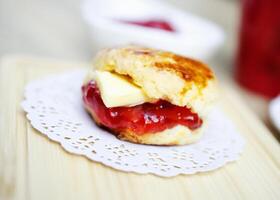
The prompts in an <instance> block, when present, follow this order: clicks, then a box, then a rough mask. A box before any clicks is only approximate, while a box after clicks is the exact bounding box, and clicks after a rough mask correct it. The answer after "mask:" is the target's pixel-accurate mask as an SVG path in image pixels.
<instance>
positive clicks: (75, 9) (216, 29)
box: [0, 0, 280, 128]
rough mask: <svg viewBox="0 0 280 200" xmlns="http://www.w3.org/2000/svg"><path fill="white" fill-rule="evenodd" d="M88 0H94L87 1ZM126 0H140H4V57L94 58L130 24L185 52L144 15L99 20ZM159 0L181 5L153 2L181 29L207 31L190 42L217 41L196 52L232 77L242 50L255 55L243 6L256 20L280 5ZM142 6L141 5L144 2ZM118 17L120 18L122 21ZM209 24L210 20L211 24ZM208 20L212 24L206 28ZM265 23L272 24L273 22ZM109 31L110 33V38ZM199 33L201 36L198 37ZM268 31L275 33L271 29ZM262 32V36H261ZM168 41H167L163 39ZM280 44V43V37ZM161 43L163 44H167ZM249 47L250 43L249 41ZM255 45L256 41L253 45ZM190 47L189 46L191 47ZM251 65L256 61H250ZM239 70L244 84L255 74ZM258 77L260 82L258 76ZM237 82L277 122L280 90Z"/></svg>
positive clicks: (0, 23) (0, 4) (0, 37)
mask: <svg viewBox="0 0 280 200" xmlns="http://www.w3.org/2000/svg"><path fill="white" fill-rule="evenodd" d="M139 1H140V0H139ZM139 1H138V2H139ZM85 2H91V3H88V4H86V3H85ZM92 2H93V3H92ZM104 2H105V3H104ZM120 2H122V3H123V2H130V4H133V3H135V2H137V1H136V0H133V1H124V0H122V1H111V3H110V1H108V0H106V1H98V0H92V1H89V0H88V1H81V0H48V1H43V0H0V56H1V57H2V56H5V55H10V54H18V55H32V56H39V57H47V58H55V59H61V60H68V61H69V60H70V61H71V60H73V61H85V62H88V61H89V60H90V59H91V58H92V57H93V55H94V52H96V51H97V50H98V49H97V47H98V48H99V46H98V44H97V43H98V42H100V43H101V44H105V43H106V44H107V43H108V44H110V42H112V43H114V42H115V41H112V38H113V39H114V38H115V40H116V41H121V40H122V39H124V38H126V37H125V36H124V37H122V36H121V35H122V34H125V33H122V32H121V30H126V29H127V30H128V32H129V31H130V27H128V26H129V24H130V25H131V26H132V27H134V29H135V30H136V31H134V32H135V33H136V32H137V30H139V32H141V31H143V35H145V34H146V33H147V34H146V35H145V37H146V36H147V39H146V40H145V41H143V42H146V41H148V42H149V41H152V40H153V38H151V39H150V40H149V37H150V36H152V35H153V34H155V35H154V36H157V35H161V36H162V37H163V38H167V39H166V40H165V42H166V45H167V46H163V47H162V48H167V47H168V45H170V49H172V50H173V49H174V51H176V50H177V49H176V48H178V53H181V52H184V50H185V49H184V47H182V48H179V45H173V44H172V42H170V44H167V43H168V42H169V41H173V39H174V35H170V33H167V32H168V31H164V30H161V31H160V30H154V32H152V31H151V29H150V28H147V27H146V29H145V30H142V29H143V23H145V22H146V23H147V20H148V19H144V18H143V20H144V21H143V20H142V21H141V19H140V21H139V19H137V18H133V16H131V17H132V18H131V19H132V21H131V20H130V21H129V22H128V23H126V22H127V20H128V19H127V18H122V19H121V20H124V21H126V22H124V21H123V22H124V24H123V25H118V26H115V25H114V24H111V22H108V21H102V20H101V21H99V22H96V21H95V18H96V16H97V15H100V16H102V14H104V13H102V9H101V8H104V7H105V8H106V6H108V7H110V9H108V10H109V11H112V12H115V11H116V8H117V7H119V6H118V4H120ZM131 2H133V3H131ZM148 2H149V1H148ZM150 2H151V1H150ZM156 2H157V3H158V4H159V5H164V6H163V7H164V9H165V8H166V7H167V8H168V6H170V8H172V9H173V10H174V9H175V14H174V12H173V11H172V12H171V11H170V12H169V11H168V12H167V13H168V14H166V13H165V12H164V9H163V11H162V10H161V11H159V9H158V7H157V6H154V5H153V4H151V5H152V10H153V9H154V10H155V11H159V12H162V13H161V14H162V16H163V17H164V19H165V21H166V20H168V18H172V20H175V21H173V22H172V23H174V24H173V25H175V32H176V29H180V26H182V27H184V26H185V27H186V30H188V28H189V27H188V24H192V25H190V27H191V29H197V30H196V31H197V32H202V33H203V34H200V33H199V34H196V31H193V33H192V34H190V36H189V35H188V34H186V36H185V38H186V41H190V43H193V45H194V46H195V45H198V44H203V45H204V44H208V43H209V42H210V43H211V42H212V44H211V45H212V46H211V45H210V44H209V45H210V46H211V47H210V46H209V45H208V46H207V47H206V46H200V47H197V49H198V50H197V53H194V55H195V56H196V57H198V58H200V59H201V60H203V61H204V62H206V63H208V64H209V65H210V66H211V67H213V68H214V69H215V71H216V73H217V74H218V75H219V76H220V77H221V79H222V78H224V77H227V78H230V79H232V80H233V81H235V80H236V78H234V77H235V73H236V71H237V72H238V73H240V72H239V71H240V70H238V69H240V68H241V67H240V65H243V64H244V62H243V60H242V59H243V57H242V56H243V55H245V54H246V56H248V57H249V56H250V55H249V54H248V53H246V52H245V53H244V51H243V50H244V49H245V47H244V48H243V47H242V48H243V50H242V51H240V50H239V46H240V45H239V38H240V34H239V33H241V30H245V29H244V28H243V29H241V25H242V23H241V19H242V17H241V14H242V10H243V11H245V12H246V13H247V15H248V16H247V18H248V19H249V21H250V20H251V21H252V20H254V15H259V16H261V15H262V14H261V13H264V12H266V13H273V12H272V10H271V9H273V7H276V8H277V7H278V8H279V5H277V6H276V4H279V2H280V1H278V2H277V0H275V1H274V4H271V3H267V5H261V3H259V2H260V1H256V0H253V1H249V0H247V1H246V0H244V1H243V3H242V1H239V0H161V1H156ZM244 2H245V3H244ZM246 2H247V4H246ZM248 2H249V3H248ZM263 2H265V1H263ZM269 2H270V1H269ZM271 2H273V1H271ZM106 3H107V4H106ZM275 3H276V4H275ZM85 4H86V5H85ZM124 4H125V3H124ZM249 4H250V5H249ZM268 4H270V5H268ZM246 6H247V7H248V6H251V7H252V6H253V7H255V8H256V9H255V8H254V9H255V10H254V12H255V14H252V13H251V14H250V12H249V11H248V10H247V11H246V9H245V7H246ZM267 6H268V7H267ZM269 6H270V7H269ZM85 7H86V8H85ZM136 7H137V8H139V7H138V5H137V6H136ZM262 7H265V9H266V10H265V9H262V10H265V11H262V10H261V9H260V8H262ZM242 8H243V9H242ZM131 9H132V8H128V9H127V10H129V11H131V12H130V14H131V13H132V14H133V11H134V10H131ZM172 9H171V10H172ZM177 9H178V13H180V14H179V15H178V16H177V15H176V12H177ZM105 10H106V9H105ZM108 10H107V11H108ZM274 11H275V10H274ZM151 12H152V11H151ZM97 13H98V14H97ZM275 13H276V12H275ZM184 14H187V18H188V19H184V17H186V16H185V15H184ZM242 16H243V15H242ZM262 16H263V18H262V20H260V21H263V20H264V21H269V22H272V23H270V24H269V23H268V26H270V27H272V26H273V27H276V25H275V23H277V21H280V17H278V16H277V15H269V16H268V15H266V14H263V15H262ZM121 17H123V16H121ZM124 17H127V16H124ZM193 17H194V18H193ZM196 17H198V19H199V20H198V21H196V20H197V19H196ZM116 19H117V18H116ZM176 19H181V21H180V20H179V21H180V23H179V22H178V24H176V23H177V22H176ZM255 19H256V18H255ZM117 20H119V19H117ZM133 20H134V21H133ZM145 20H146V21H145ZM184 20H186V22H188V23H183V22H184ZM275 20H276V21H275ZM243 21H244V20H243ZM245 21H246V19H245ZM95 22H96V23H97V24H98V23H99V25H100V23H101V29H102V26H104V25H105V26H106V25H107V28H108V27H110V28H111V27H112V29H114V28H115V29H116V30H111V29H110V31H112V32H108V31H106V30H107V29H104V30H105V31H104V30H103V29H102V30H103V31H104V33H103V32H100V33H96V32H95V29H96V27H97V28H98V26H99V25H96V26H95V27H93V24H94V23H95ZM247 22H248V20H247ZM247 22H246V23H245V25H244V26H245V27H249V22H248V23H247ZM116 23H119V21H118V22H116ZM125 23H126V25H125ZM133 23H134V25H133ZM135 23H138V25H139V23H140V24H141V23H142V29H141V30H140V29H139V27H138V28H137V27H135V26H137V25H135ZM273 23H274V24H273ZM207 24H208V25H209V24H210V25H209V27H208V25H207ZM255 24H256V23H255ZM146 25H147V24H146ZM206 25H207V27H208V28H205V27H206ZM140 26H141V25H140ZM171 26H172V24H171ZM99 28H100V27H99ZM264 28H266V29H267V27H264ZM268 28H269V27H268ZM93 29H94V30H93ZM189 29H190V28H189ZM275 29H277V31H278V33H276V34H278V35H276V36H275V35H274V36H273V37H276V39H277V40H278V41H280V39H279V38H280V35H279V34H280V31H279V30H280V26H279V22H278V28H275ZM255 30H257V29H255ZM123 32H125V31H123ZM178 32H180V31H178ZM181 32H182V33H183V34H181V35H183V36H182V37H184V31H183V28H182V30H181ZM245 32H247V33H248V32H249V31H248V30H245ZM274 32H275V31H274ZM274 32H273V33H274ZM214 33H215V34H216V35H215V34H214ZM106 34H107V35H109V36H110V37H109V38H106ZM136 35H137V34H136ZM198 35H199V36H201V37H196V36H198ZM115 36H116V37H115ZM129 37H130V36H129ZM141 37H142V36H141V35H137V36H135V38H136V39H135V40H138V39H139V40H141ZM143 37H144V36H143ZM180 37H181V36H180ZM247 37H251V36H247ZM267 37H270V38H272V36H271V35H270V36H267ZM168 38H169V39H168ZM256 38H259V37H258V36H256ZM155 39H157V37H155ZM183 40H184V39H182V38H181V41H183ZM204 40H205V41H204ZM176 42H178V40H176V38H175V39H174V44H177V43H176ZM258 42H260V41H258ZM140 43H141V42H140ZM159 43H161V42H157V44H155V45H159ZM179 43H180V41H179ZM267 43H269V41H267V40H266V41H265V44H267ZM162 44H165V43H164V42H162ZM247 44H248V43H247ZM260 44H261V42H260ZM151 46H152V45H151ZM278 46H280V42H279V45H278ZM156 47H158V48H161V46H156ZM100 48H101V47H100ZM195 48H196V47H195ZM208 48H209V51H208ZM211 48H212V49H211ZM246 48H247V49H248V47H246ZM252 48H254V47H253V46H252ZM275 48H276V47H275ZM277 48H278V47H277ZM189 49H190V48H189ZM278 49H279V48H278ZM187 50H188V48H187ZM187 50H186V52H188V51H187ZM191 50H192V49H191ZM200 50H204V51H206V53H207V52H211V55H208V54H207V55H206V54H205V53H204V54H203V53H201V54H200ZM238 52H242V56H240V55H239V54H238ZM279 52H280V50H279ZM279 52H278V53H275V55H276V54H277V55H276V56H278V58H277V59H278V60H276V61H275V62H274V64H273V66H274V68H273V70H274V79H275V80H276V79H279V80H280V75H279V74H280V72H279ZM190 53H192V51H190ZM182 54H184V53H182ZM251 57H258V54H254V55H251ZM277 62H278V64H277ZM275 63H276V64H275ZM245 64H246V63H245ZM247 64H248V63H247ZM248 65H251V64H250V63H249V64H248ZM221 74H222V75H221ZM241 74H242V73H241ZM238 76H239V78H240V77H241V80H239V82H241V83H242V84H243V85H246V83H245V84H244V82H242V80H244V77H248V76H249V77H251V75H250V74H248V71H247V72H246V73H245V75H244V73H243V74H242V75H238ZM255 80H256V81H257V82H258V81H262V79H261V78H256V79H255ZM279 80H278V82H276V81H277V80H276V81H274V83H273V84H274V85H275V84H276V86H275V87H277V88H278V89H277V90H278V91H277V92H276V93H279V86H280V83H279ZM252 81H253V82H255V81H254V79H253V80H252ZM278 83H279V84H278ZM277 84H278V85H277ZM237 87H238V88H237V89H238V92H239V93H240V94H241V95H242V97H243V98H244V100H245V102H246V103H247V105H248V106H250V107H251V108H252V109H253V110H254V112H255V113H256V114H257V115H258V116H259V117H260V118H261V119H262V120H263V121H264V122H265V123H266V124H267V125H268V126H269V127H270V128H272V127H271V126H270V123H269V120H268V116H267V115H268V103H269V101H270V99H271V98H272V96H273V97H274V96H276V95H275V94H276V93H275V92H274V93H273V95H267V94H264V93H265V92H263V91H262V92H259V91H258V93H262V94H261V95H260V94H255V93H252V92H250V91H249V90H244V89H242V88H240V87H239V86H237ZM251 89H252V87H251Z"/></svg>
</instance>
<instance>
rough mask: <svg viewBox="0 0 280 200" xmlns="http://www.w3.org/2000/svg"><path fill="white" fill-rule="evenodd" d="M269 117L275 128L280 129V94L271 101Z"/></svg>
mask: <svg viewBox="0 0 280 200" xmlns="http://www.w3.org/2000/svg"><path fill="white" fill-rule="evenodd" d="M269 117H270V119H271V121H272V123H273V125H274V126H275V128H277V129H278V131H280V95H279V96H278V97H276V98H275V99H273V100H272V101H271V102H270V104H269Z"/></svg>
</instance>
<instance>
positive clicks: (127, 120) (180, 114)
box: [82, 82, 202, 135]
mask: <svg viewBox="0 0 280 200" xmlns="http://www.w3.org/2000/svg"><path fill="white" fill-rule="evenodd" d="M82 91H83V100H84V103H85V105H86V106H87V107H88V108H89V109H90V110H91V112H92V113H94V115H95V116H96V117H97V118H98V121H99V123H101V124H102V125H103V126H105V127H108V128H110V129H113V130H116V131H122V130H130V131H133V132H135V133H136V134H139V135H141V134H145V133H156V132H159V131H163V130H165V129H168V128H172V127H174V126H176V125H178V124H180V125H184V126H187V127H188V128H190V129H191V130H194V129H196V128H199V127H200V126H201V125H202V120H201V119H200V118H199V116H198V115H197V114H196V113H193V112H191V110H190V109H188V108H187V107H180V106H176V105H173V104H171V103H169V102H167V101H163V100H159V101H157V102H156V103H144V104H141V105H137V106H133V107H114V108H107V107H106V106H105V105H104V103H103V101H102V99H101V96H100V91H99V89H98V88H97V85H96V84H95V83H94V82H90V83H88V84H87V85H85V86H83V87H82Z"/></svg>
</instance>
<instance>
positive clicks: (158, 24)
mask: <svg viewBox="0 0 280 200" xmlns="http://www.w3.org/2000/svg"><path fill="white" fill-rule="evenodd" d="M121 22H124V23H127V24H133V25H138V26H144V27H147V28H155V29H160V30H164V31H169V32H176V31H175V29H174V28H173V27H172V25H171V24H170V23H168V22H167V21H164V20H146V21H129V20H121Z"/></svg>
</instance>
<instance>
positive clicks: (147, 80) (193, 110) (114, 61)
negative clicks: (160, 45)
mask: <svg viewBox="0 0 280 200" xmlns="http://www.w3.org/2000/svg"><path fill="white" fill-rule="evenodd" d="M82 90H83V100H84V104H85V108H86V109H87V111H88V112H89V113H90V114H91V115H92V117H93V119H94V120H95V122H96V123H97V124H98V125H100V126H103V127H106V128H107V129H109V130H110V131H112V132H113V133H114V134H115V135H116V136H117V137H118V138H120V139H123V140H128V141H131V142H134V143H141V144H153V145H183V144H189V143H193V142H196V141H197V140H198V139H199V138H200V137H201V136H202V133H203V128H204V127H205V124H206V121H207V113H208V110H209V108H211V106H212V105H213V102H215V99H216V94H217V91H216V79H215V76H214V74H213V72H212V71H211V70H210V69H209V68H208V67H207V66H206V65H205V64H203V63H201V62H199V61H197V60H193V59H190V58H186V57H182V56H179V55H175V54H173V53H170V52H165V51H160V50H155V49H150V48H143V47H138V46H126V47H120V48H112V49H105V50H103V51H101V52H100V53H98V54H97V56H96V57H95V59H94V63H93V68H92V69H91V70H90V71H89V73H88V75H87V77H86V79H85V81H84V85H83V87H82Z"/></svg>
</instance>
